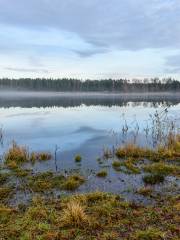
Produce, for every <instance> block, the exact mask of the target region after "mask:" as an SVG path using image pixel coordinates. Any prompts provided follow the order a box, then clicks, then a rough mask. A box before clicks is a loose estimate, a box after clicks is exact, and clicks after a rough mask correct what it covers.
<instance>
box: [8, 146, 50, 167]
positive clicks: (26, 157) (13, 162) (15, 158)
mask: <svg viewBox="0 0 180 240" xmlns="http://www.w3.org/2000/svg"><path fill="white" fill-rule="evenodd" d="M50 159H52V155H51V154H50V153H48V152H38V153H35V152H32V153H30V152H29V150H28V148H27V147H24V146H18V145H17V144H16V143H15V142H13V144H12V147H11V148H10V149H9V150H8V152H7V153H6V154H5V156H4V162H5V164H6V165H7V166H8V167H9V168H11V169H16V168H17V167H18V166H19V165H22V164H24V163H28V162H31V163H35V162H36V161H47V160H50Z"/></svg>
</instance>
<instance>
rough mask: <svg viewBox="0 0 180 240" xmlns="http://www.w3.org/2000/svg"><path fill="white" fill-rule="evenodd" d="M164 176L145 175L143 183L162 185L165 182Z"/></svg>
mask: <svg viewBox="0 0 180 240" xmlns="http://www.w3.org/2000/svg"><path fill="white" fill-rule="evenodd" d="M164 179H165V178H164V176H163V175H161V174H150V175H145V176H144V177H143V181H144V182H145V183H146V184H152V185H153V184H157V183H162V182H164Z"/></svg>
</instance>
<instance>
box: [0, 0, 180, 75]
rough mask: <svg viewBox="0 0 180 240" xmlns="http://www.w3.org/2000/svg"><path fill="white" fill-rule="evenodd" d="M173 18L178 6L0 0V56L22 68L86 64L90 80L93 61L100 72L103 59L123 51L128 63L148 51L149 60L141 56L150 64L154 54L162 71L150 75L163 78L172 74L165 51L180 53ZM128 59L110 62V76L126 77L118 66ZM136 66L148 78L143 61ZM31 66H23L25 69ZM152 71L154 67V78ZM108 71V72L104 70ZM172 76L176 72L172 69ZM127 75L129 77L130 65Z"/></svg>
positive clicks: (179, 30) (177, 19)
mask: <svg viewBox="0 0 180 240" xmlns="http://www.w3.org/2000/svg"><path fill="white" fill-rule="evenodd" d="M179 12H180V3H179V0H163V1H162V0H151V1H149V0H121V1H119V0H111V1H109V0H101V1H99V0H86V1H84V0H78V1H76V0H61V1H59V0H51V1H50V0H38V1H37V0H31V1H24V0H0V56H1V55H2V54H4V55H7V54H8V55H9V58H11V57H10V56H11V55H12V54H14V55H16V56H17V57H18V58H22V62H24V59H25V58H26V59H30V57H32V58H34V59H36V61H37V62H41V61H40V60H39V58H44V59H46V62H48V64H49V65H51V66H52V65H58V64H59V65H60V66H61V67H63V69H66V71H67V69H68V67H69V63H68V61H69V62H70V63H71V64H70V65H71V66H70V67H71V68H78V67H79V66H80V65H83V64H84V61H89V62H88V63H89V64H91V66H89V67H88V69H87V72H88V71H90V70H91V73H92V74H93V72H92V69H94V68H95V66H96V65H97V62H96V61H102V62H104V69H106V68H108V66H107V65H106V64H105V62H107V61H106V60H105V58H110V56H111V52H116V53H117V54H119V56H120V55H121V53H122V52H124V51H127V52H131V54H132V55H133V57H134V52H137V55H138V54H141V51H144V53H145V52H146V50H150V51H151V52H152V54H150V55H146V56H147V58H149V59H150V58H151V57H152V55H153V52H154V51H156V50H157V51H159V50H162V51H163V54H161V55H160V56H159V57H160V58H161V66H160V69H162V71H161V73H159V71H157V72H156V73H157V75H158V74H161V75H163V74H166V73H167V71H166V70H163V69H165V68H166V69H168V68H171V70H172V69H173V68H172V66H171V63H170V62H168V61H166V58H167V56H168V55H169V54H170V51H172V52H174V51H179V50H180V14H179ZM162 51H161V53H162ZM4 55H3V57H4ZM99 56H101V59H100V57H99ZM3 57H2V58H3ZM53 58H54V59H56V62H53V60H52V59H53ZM47 59H48V60H47ZM88 59H89V60H88ZM129 59H130V58H129V55H128V56H127V57H126V56H125V58H124V59H119V60H118V63H119V65H117V59H116V62H114V65H115V66H116V69H115V71H117V70H118V71H119V69H121V68H122V72H123V71H126V72H127V68H126V69H123V66H124V62H126V61H129ZM91 60H92V61H91ZM90 61H91V62H90ZM112 61H113V60H112ZM151 61H153V59H151ZM1 62H3V60H1V58H0V63H1ZM138 62H139V66H140V65H141V69H142V70H141V71H142V73H140V74H144V73H145V72H146V73H147V74H150V72H148V70H147V69H149V68H148V66H145V63H144V61H143V60H141V59H138ZM20 63H21V61H20ZM50 63H51V64H50ZM33 64H34V62H33V61H29V68H30V69H31V68H32V69H33V68H34V65H33ZM65 64H66V67H64V65H65ZM73 64H74V66H73V67H72V65H73ZM163 64H165V65H164V66H163ZM168 64H169V67H168ZM152 65H153V62H152ZM39 67H40V66H39ZM42 67H43V66H42ZM19 68H21V66H20V67H19ZM45 68H47V64H46V67H45ZM156 69H157V67H156V65H155V63H154V72H155V70H156ZM6 70H7V69H6ZM113 70H114V67H112V69H108V71H109V72H112V71H113ZM55 71H56V73H57V72H58V66H57V67H56V69H55ZM61 71H62V68H61ZM174 71H175V72H177V70H176V69H175V68H174ZM129 72H130V73H133V71H132V64H131V63H130V64H129ZM152 72H153V71H152ZM154 72H153V74H154ZM172 73H173V70H172ZM137 74H139V70H137Z"/></svg>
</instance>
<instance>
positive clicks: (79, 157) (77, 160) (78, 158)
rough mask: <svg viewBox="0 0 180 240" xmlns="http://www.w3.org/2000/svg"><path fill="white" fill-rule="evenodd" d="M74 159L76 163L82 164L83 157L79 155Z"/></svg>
mask: <svg viewBox="0 0 180 240" xmlns="http://www.w3.org/2000/svg"><path fill="white" fill-rule="evenodd" d="M74 159H75V162H81V160H82V157H81V155H79V154H78V155H76V156H75V158H74Z"/></svg>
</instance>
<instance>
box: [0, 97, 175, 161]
mask: <svg viewBox="0 0 180 240" xmlns="http://www.w3.org/2000/svg"><path fill="white" fill-rule="evenodd" d="M152 99H153V97H152V96H151V98H150V99H147V98H146V99H145V100H144V101H142V99H140V101H139V99H138V98H137V97H134V98H133V101H132V97H131V95H130V96H129V97H127V96H126V98H125V99H123V98H122V97H117V96H114V95H112V97H111V96H109V95H97V96H96V95H95V96H91V95H90V97H88V96H86V95H75V96H73V95H72V96H71V95H68V94H67V95H66V94H65V95H63V94H62V95H56V94H53V93H52V95H48V94H47V96H46V94H43V95H41V93H35V94H34V95H33V94H31V95H30V94H27V95H26V94H25V93H19V94H17V93H14V94H13V93H11V94H9V96H8V94H1V95H0V126H1V128H2V131H3V142H2V145H1V153H2V152H3V151H4V150H6V149H7V148H8V147H9V146H10V145H11V144H12V141H16V142H17V143H18V144H20V145H26V146H28V147H29V149H30V150H34V151H36V150H45V151H51V152H53V151H54V149H55V146H58V149H59V150H58V156H59V157H60V158H66V156H67V158H72V157H73V154H77V153H80V154H82V155H84V158H85V159H86V158H88V159H89V158H97V157H98V156H99V154H101V153H102V150H103V148H105V147H107V146H109V145H110V146H112V145H119V144H122V142H123V141H124V139H123V138H122V129H123V127H124V126H125V125H127V126H128V141H135V140H136V141H138V143H139V144H143V145H148V144H151V143H150V142H149V141H148V139H144V129H145V128H146V127H147V125H148V124H149V123H148V120H149V118H150V114H154V113H155V111H156V110H157V111H158V112H161V111H163V110H164V109H165V108H168V116H169V117H171V118H172V119H176V121H177V120H178V118H179V116H180V97H179V98H178V97H176V98H175V99H173V98H172V99H169V98H168V99H166V98H165V99H163V98H161V99H157V100H156V101H153V100H152ZM178 121H179V120H178ZM137 128H138V129H139V130H138V138H137V139H134V132H133V131H134V130H135V129H137ZM67 154H68V155H67ZM66 162H67V163H68V164H69V161H68V160H67V161H66ZM65 165H66V164H65ZM90 165H91V164H90Z"/></svg>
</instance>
